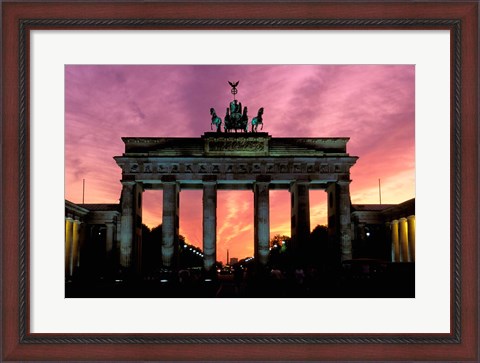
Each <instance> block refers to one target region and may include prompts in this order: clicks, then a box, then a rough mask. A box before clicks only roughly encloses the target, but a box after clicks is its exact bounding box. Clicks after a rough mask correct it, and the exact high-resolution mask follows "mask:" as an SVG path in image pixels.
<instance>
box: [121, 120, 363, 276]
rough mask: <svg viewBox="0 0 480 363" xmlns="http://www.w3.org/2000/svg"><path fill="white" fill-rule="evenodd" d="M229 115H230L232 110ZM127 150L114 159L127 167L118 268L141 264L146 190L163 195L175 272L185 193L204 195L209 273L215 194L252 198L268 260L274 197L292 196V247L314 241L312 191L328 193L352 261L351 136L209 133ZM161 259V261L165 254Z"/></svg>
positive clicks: (332, 228)
mask: <svg viewBox="0 0 480 363" xmlns="http://www.w3.org/2000/svg"><path fill="white" fill-rule="evenodd" d="M227 112H228V111H227ZM122 140H123V142H124V143H125V152H124V153H123V155H122V156H116V157H114V159H115V161H116V162H117V164H118V165H119V166H120V167H121V169H122V180H121V183H122V194H121V233H120V234H121V236H120V264H121V266H122V267H124V268H130V267H134V266H138V264H139V261H140V258H141V238H142V236H141V230H142V192H143V191H144V190H149V189H153V190H163V216H162V234H163V235H162V256H161V258H162V261H163V266H165V267H166V268H171V269H174V268H175V264H176V255H177V254H178V236H179V206H180V204H179V200H180V197H181V191H182V190H187V189H198V190H202V191H203V252H204V269H205V270H206V271H207V272H208V271H211V270H212V269H214V266H215V261H216V243H217V236H216V229H217V190H251V191H252V192H253V193H254V251H255V255H254V257H255V260H256V261H257V263H259V264H260V265H265V264H266V263H267V262H268V261H267V260H268V254H269V240H270V226H269V223H270V218H269V208H270V205H269V191H270V190H275V189H285V190H289V191H290V195H291V238H292V249H293V250H295V249H298V248H300V247H301V244H302V242H303V241H306V240H307V239H308V237H309V236H310V205H309V190H313V189H322V190H325V191H326V192H327V194H328V198H327V199H328V202H327V204H328V228H329V233H330V235H331V236H332V237H333V238H335V240H336V241H338V243H340V250H341V255H342V260H346V259H351V258H352V242H351V239H352V237H351V223H350V188H349V185H350V168H351V167H352V166H353V165H354V164H355V162H356V160H357V157H356V156H350V155H349V154H348V153H347V142H348V140H349V139H348V138H276V137H271V136H270V135H269V134H267V133H265V132H239V133H236V132H235V133H233V132H207V133H205V134H204V135H203V136H201V137H199V138H153V137H152V138H150V137H148V138H147V137H142V138H132V137H125V138H123V139H122ZM159 258H160V256H159Z"/></svg>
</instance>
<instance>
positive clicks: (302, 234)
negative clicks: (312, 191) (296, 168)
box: [290, 180, 310, 254]
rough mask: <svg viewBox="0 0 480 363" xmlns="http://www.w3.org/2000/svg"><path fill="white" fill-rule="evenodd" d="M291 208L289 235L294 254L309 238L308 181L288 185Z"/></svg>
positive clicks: (298, 181)
mask: <svg viewBox="0 0 480 363" xmlns="http://www.w3.org/2000/svg"><path fill="white" fill-rule="evenodd" d="M290 197H291V208H292V213H291V215H292V221H291V234H292V236H291V237H292V247H293V252H294V254H297V253H298V252H299V251H301V248H302V244H303V243H305V242H307V241H308V240H309V238H310V196H309V181H307V180H297V181H295V182H293V183H292V184H291V185H290Z"/></svg>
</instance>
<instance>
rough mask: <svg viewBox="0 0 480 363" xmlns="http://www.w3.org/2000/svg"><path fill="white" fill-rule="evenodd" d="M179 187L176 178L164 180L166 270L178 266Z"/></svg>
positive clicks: (164, 253)
mask: <svg viewBox="0 0 480 363" xmlns="http://www.w3.org/2000/svg"><path fill="white" fill-rule="evenodd" d="M179 201H180V200H179V187H178V184H177V182H176V181H175V178H174V177H173V178H168V179H167V178H164V179H163V215H162V262H163V266H164V267H166V268H174V267H175V265H176V256H177V253H176V252H177V251H176V249H177V247H178V246H177V244H178V232H179V215H178V210H179Z"/></svg>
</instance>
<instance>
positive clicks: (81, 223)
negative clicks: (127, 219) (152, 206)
mask: <svg viewBox="0 0 480 363" xmlns="http://www.w3.org/2000/svg"><path fill="white" fill-rule="evenodd" d="M120 217H121V214H120V205H119V204H75V203H72V202H70V201H68V200H65V279H66V280H67V281H68V280H71V279H74V278H75V277H77V276H80V275H82V276H83V277H88V276H91V277H98V276H107V275H111V274H115V273H117V271H116V270H117V268H118V259H119V255H118V241H119V240H120Z"/></svg>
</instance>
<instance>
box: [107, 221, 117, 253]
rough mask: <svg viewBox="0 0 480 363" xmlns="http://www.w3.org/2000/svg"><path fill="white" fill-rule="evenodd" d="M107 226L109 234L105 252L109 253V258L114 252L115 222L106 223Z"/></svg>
mask: <svg viewBox="0 0 480 363" xmlns="http://www.w3.org/2000/svg"><path fill="white" fill-rule="evenodd" d="M105 225H106V226H107V233H106V236H105V237H106V241H105V252H106V253H107V257H108V256H110V255H111V254H112V250H113V231H114V227H115V226H114V224H113V222H107V223H105Z"/></svg>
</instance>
